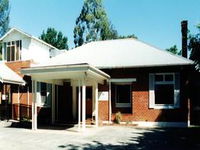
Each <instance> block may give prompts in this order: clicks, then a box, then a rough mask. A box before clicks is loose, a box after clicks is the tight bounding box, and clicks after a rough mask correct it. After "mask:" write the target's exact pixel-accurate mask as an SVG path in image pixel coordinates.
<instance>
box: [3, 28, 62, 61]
mask: <svg viewBox="0 0 200 150" xmlns="http://www.w3.org/2000/svg"><path fill="white" fill-rule="evenodd" d="M0 41H1V43H2V59H3V61H6V62H9V61H25V60H32V61H34V62H36V63H39V62H44V61H47V60H48V59H49V58H51V57H54V56H55V55H57V54H60V53H62V52H63V51H60V50H58V49H57V48H55V47H54V46H52V45H50V44H48V43H46V42H44V41H42V40H40V39H38V38H36V37H34V36H32V35H30V34H27V33H25V32H23V31H21V30H19V29H16V28H12V29H10V30H9V31H8V32H7V33H6V34H5V35H4V36H3V37H2V38H1V39H0Z"/></svg>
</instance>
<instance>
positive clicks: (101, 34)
mask: <svg viewBox="0 0 200 150" xmlns="http://www.w3.org/2000/svg"><path fill="white" fill-rule="evenodd" d="M115 38H117V31H116V30H115V29H114V27H113V25H112V24H111V23H110V21H109V20H108V17H107V14H106V11H105V9H104V7H103V5H102V0H85V1H84V4H83V7H82V10H81V13H80V15H79V17H78V18H77V19H76V26H75V27H74V44H75V46H76V47H77V46H81V45H82V44H83V43H87V42H90V41H98V40H107V39H115Z"/></svg>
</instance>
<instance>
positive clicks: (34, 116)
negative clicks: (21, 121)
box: [32, 80, 37, 130]
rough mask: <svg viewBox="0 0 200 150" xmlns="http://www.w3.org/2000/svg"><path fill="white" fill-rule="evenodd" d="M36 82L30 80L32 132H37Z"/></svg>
mask: <svg viewBox="0 0 200 150" xmlns="http://www.w3.org/2000/svg"><path fill="white" fill-rule="evenodd" d="M36 92H37V82H36V81H34V80H32V94H33V96H32V130H37V96H36Z"/></svg>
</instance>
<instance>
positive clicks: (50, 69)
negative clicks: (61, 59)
mask: <svg viewBox="0 0 200 150" xmlns="http://www.w3.org/2000/svg"><path fill="white" fill-rule="evenodd" d="M66 71H67V72H75V73H76V72H77V71H82V72H84V71H92V72H93V73H96V74H98V75H100V76H101V77H103V78H105V79H109V78H110V76H109V75H108V74H106V73H105V72H103V71H101V70H99V69H97V68H95V67H93V66H91V65H89V64H87V63H82V64H68V65H57V66H40V67H31V68H26V69H22V70H21V72H22V73H23V74H28V75H34V74H42V73H55V72H57V73H58V72H66Z"/></svg>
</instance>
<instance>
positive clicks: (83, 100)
mask: <svg viewBox="0 0 200 150" xmlns="http://www.w3.org/2000/svg"><path fill="white" fill-rule="evenodd" d="M85 101H86V86H85V82H84V81H82V129H83V130H85V116H86V108H85V107H86V102H85Z"/></svg>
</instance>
